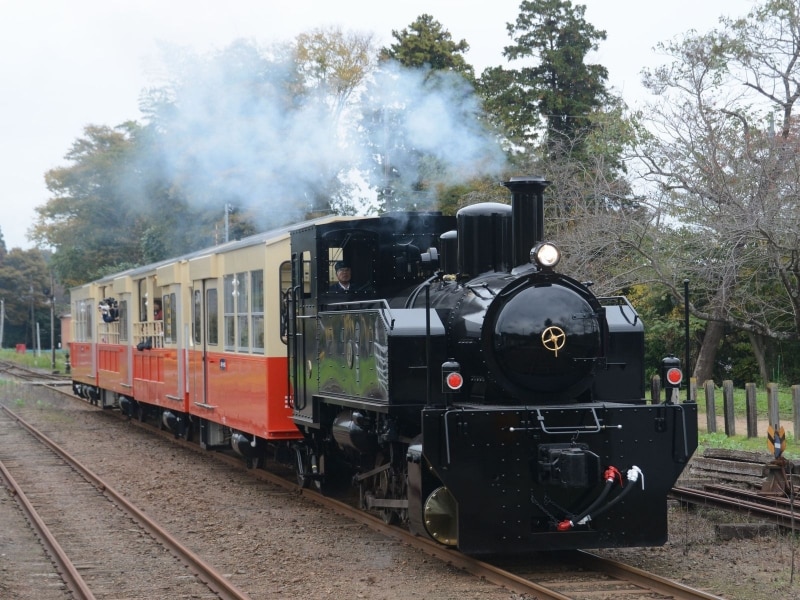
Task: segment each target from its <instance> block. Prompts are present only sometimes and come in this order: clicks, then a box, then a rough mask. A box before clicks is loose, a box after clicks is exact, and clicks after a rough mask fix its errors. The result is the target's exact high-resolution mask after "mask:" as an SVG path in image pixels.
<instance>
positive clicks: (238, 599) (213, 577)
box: [0, 405, 250, 600]
mask: <svg viewBox="0 0 800 600" xmlns="http://www.w3.org/2000/svg"><path fill="white" fill-rule="evenodd" d="M0 408H2V409H3V410H4V411H6V412H7V413H8V414H9V415H11V417H12V418H13V419H15V420H16V421H17V422H18V423H19V424H20V425H22V426H23V427H24V428H25V429H27V430H28V431H29V432H30V433H31V434H32V435H34V436H35V437H36V438H37V439H39V440H40V441H42V442H43V443H44V444H45V445H47V446H48V447H49V448H50V449H51V450H52V451H53V452H55V453H56V454H58V455H59V456H60V457H61V458H63V459H64V460H65V461H67V462H68V463H69V464H70V465H72V466H73V467H74V468H75V469H76V470H78V471H79V472H80V473H81V475H83V476H84V477H85V478H86V479H87V481H89V482H90V483H92V484H93V485H94V486H95V487H97V488H98V489H99V490H100V491H101V492H103V493H104V494H106V495H107V496H109V497H110V498H111V499H113V500H114V502H116V503H117V504H118V505H119V506H120V507H121V508H123V509H124V510H125V511H127V512H128V513H129V514H130V515H131V516H132V517H133V518H135V519H136V520H137V521H138V522H139V523H140V524H141V526H142V527H143V528H144V529H145V530H147V531H148V533H150V534H151V535H152V536H153V537H155V538H156V539H158V540H159V541H160V542H161V543H162V544H164V545H165V546H166V547H167V548H169V549H170V550H171V551H172V552H173V554H175V555H177V556H178V557H179V558H180V559H182V560H183V561H185V562H186V563H187V564H188V565H189V567H190V568H191V569H193V570H194V572H195V573H196V574H197V575H198V576H199V577H200V578H201V579H202V581H203V582H204V583H205V584H206V585H207V586H208V587H209V588H210V589H211V590H213V591H214V593H216V594H217V595H218V596H219V597H220V598H221V599H222V600H250V598H249V596H247V595H246V594H245V593H244V592H243V591H241V590H239V589H238V588H237V587H236V586H234V585H233V584H232V583H230V582H229V581H228V580H227V579H226V578H225V577H224V576H223V575H222V574H221V573H219V572H218V571H217V570H216V569H214V568H213V567H212V566H211V565H209V564H207V563H206V562H204V561H203V560H202V559H201V558H200V557H199V556H197V555H196V554H195V553H194V552H192V551H191V550H190V549H189V548H187V547H186V546H184V545H183V544H181V543H180V542H179V541H178V540H177V539H175V538H174V537H172V536H171V535H170V534H169V533H168V532H167V531H166V530H165V529H163V528H162V527H161V526H160V525H158V523H156V522H155V521H153V520H152V519H150V517H148V516H147V515H145V514H144V513H143V512H142V511H141V510H139V509H138V508H137V507H136V506H134V505H133V504H131V503H130V502H128V500H127V499H125V497H124V496H122V495H121V494H120V493H118V492H117V491H116V490H115V489H114V488H112V487H111V486H109V485H108V484H107V483H106V482H104V481H103V480H102V479H100V478H99V477H98V476H97V475H95V474H94V473H93V472H92V471H90V470H89V469H88V468H87V467H85V466H84V465H83V464H82V463H81V462H79V461H78V460H77V459H75V458H74V457H72V456H70V455H69V454H68V453H67V452H66V451H64V450H63V449H62V448H61V447H60V446H59V445H58V444H56V443H55V442H54V441H53V440H51V439H50V438H49V437H47V436H46V435H45V434H44V433H42V432H41V431H39V430H37V429H36V428H35V427H33V426H32V425H31V424H29V423H28V422H26V421H25V420H24V419H22V418H21V417H20V416H18V415H17V414H15V413H14V412H13V411H12V410H10V409H9V408H8V407H6V406H3V405H0Z"/></svg>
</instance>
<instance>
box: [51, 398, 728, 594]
mask: <svg viewBox="0 0 800 600" xmlns="http://www.w3.org/2000/svg"><path fill="white" fill-rule="evenodd" d="M53 389H54V391H57V392H59V393H61V394H65V395H67V396H69V397H70V398H71V399H72V400H74V401H76V402H81V403H83V402H84V401H82V400H80V399H78V398H76V397H75V396H74V395H72V393H71V392H70V391H69V390H65V389H63V388H58V387H56V388H53ZM99 414H100V415H102V416H103V418H109V419H124V420H128V421H129V422H130V424H131V425H132V426H135V427H139V428H142V429H145V430H146V431H148V432H149V433H150V434H153V435H158V436H161V437H163V438H165V439H168V440H169V442H170V443H174V444H178V445H180V446H182V447H184V448H187V449H189V450H191V451H193V452H197V453H199V454H201V455H202V456H204V457H212V458H213V460H216V461H220V462H223V463H225V464H226V465H227V466H229V467H230V468H231V469H238V470H243V471H244V470H246V471H247V472H248V473H249V474H250V475H251V476H252V477H254V478H256V479H259V480H263V481H267V482H270V483H272V484H275V485H278V486H280V487H282V488H284V489H286V490H287V491H288V492H290V493H292V494H298V495H303V496H305V497H306V498H308V499H310V500H312V501H313V502H315V503H317V504H319V505H320V506H322V507H324V508H325V509H327V510H331V511H334V512H336V513H339V514H341V515H344V516H346V517H347V518H348V519H350V520H352V521H355V522H357V523H359V524H362V525H364V526H366V527H368V528H369V529H371V530H373V531H376V532H379V533H381V534H382V535H385V536H387V537H390V538H394V539H396V540H398V541H400V542H402V543H403V544H407V545H408V546H410V547H412V548H414V549H416V550H419V551H420V552H424V553H425V554H427V555H430V556H433V557H435V558H437V559H439V560H441V561H443V562H445V563H447V564H450V565H452V566H454V567H456V568H458V569H460V570H463V571H465V572H467V573H471V574H472V575H474V576H476V577H478V578H481V579H483V580H485V581H489V582H491V583H493V584H495V585H498V586H501V587H503V588H506V589H508V590H511V591H513V592H516V593H518V594H526V595H528V596H530V597H532V598H536V599H537V600H601V599H608V598H617V597H621V596H624V597H625V598H626V600H638V599H648V600H654V599H662V600H669V599H671V600H721V599H720V598H719V597H718V596H715V595H712V594H709V593H706V592H703V591H701V590H696V589H694V588H692V587H689V586H686V585H684V584H681V583H679V582H676V581H673V580H670V579H666V578H663V577H660V576H658V575H655V574H652V573H648V572H646V571H642V570H640V569H636V568H634V567H631V566H628V565H624V564H622V563H619V562H616V561H612V560H608V559H605V558H602V557H599V556H596V555H594V554H591V553H588V552H581V551H579V552H559V553H544V552H543V553H537V554H535V555H533V556H526V557H525V558H524V559H523V560H519V559H497V560H493V561H491V562H487V561H482V560H478V559H476V558H473V557H469V556H464V555H463V554H461V553H459V552H456V551H454V550H450V549H448V548H446V547H444V546H441V545H440V544H437V543H435V542H433V541H431V540H427V539H424V538H420V537H417V536H414V535H412V534H411V533H410V532H408V531H407V530H405V529H403V528H400V527H397V526H392V525H387V524H386V523H385V522H384V521H383V520H382V519H381V518H380V517H378V516H374V515H371V514H368V513H365V512H364V511H363V510H361V509H359V508H357V507H355V506H353V505H352V504H350V503H348V502H346V501H342V500H339V499H336V498H331V497H327V496H322V495H321V494H319V493H317V492H316V491H313V490H309V489H303V488H300V487H299V486H298V485H297V483H296V480H295V477H294V475H293V474H292V473H288V472H286V471H284V472H282V473H281V472H272V471H268V470H264V469H248V468H247V467H246V466H245V464H244V463H243V461H242V459H241V458H240V457H237V456H233V455H228V454H224V453H219V452H215V453H212V454H209V453H208V452H206V451H204V450H201V449H200V448H199V447H198V446H197V445H196V444H193V443H191V442H187V441H185V440H182V439H175V438H174V435H173V434H171V433H169V432H167V431H164V430H160V429H156V428H154V427H153V426H151V425H149V424H147V423H142V422H140V421H138V420H135V419H127V417H124V416H122V415H121V414H120V413H118V412H116V411H102V412H100V413H99Z"/></svg>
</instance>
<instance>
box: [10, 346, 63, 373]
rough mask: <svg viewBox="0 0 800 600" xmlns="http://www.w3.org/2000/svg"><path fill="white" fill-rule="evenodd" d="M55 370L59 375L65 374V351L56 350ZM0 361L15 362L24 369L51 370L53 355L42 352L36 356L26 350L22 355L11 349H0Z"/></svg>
mask: <svg viewBox="0 0 800 600" xmlns="http://www.w3.org/2000/svg"><path fill="white" fill-rule="evenodd" d="M55 356H56V368H55V370H56V371H58V372H59V373H65V372H66V366H65V365H66V361H67V352H66V351H65V350H56V352H55ZM0 359H1V360H8V361H12V362H15V363H17V364H19V365H22V366H25V367H32V368H35V369H47V370H53V369H52V367H53V353H52V351H50V350H47V351H45V350H43V351H42V352H40V353H39V355H38V356H37V355H36V353H35V352H33V351H32V350H28V351H27V352H25V353H24V354H22V353H20V352H17V351H16V350H14V349H12V348H0Z"/></svg>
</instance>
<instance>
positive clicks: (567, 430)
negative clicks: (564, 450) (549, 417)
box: [535, 408, 621, 433]
mask: <svg viewBox="0 0 800 600" xmlns="http://www.w3.org/2000/svg"><path fill="white" fill-rule="evenodd" d="M535 410H536V419H537V420H538V421H539V426H540V427H541V428H542V431H544V432H545V433H599V432H600V431H601V430H602V429H603V426H602V425H601V424H600V417H598V416H597V412H596V411H595V409H594V408H590V409H589V411H590V412H591V413H592V416H593V417H594V427H591V426H589V425H586V426H583V427H575V426H572V425H570V426H566V427H551V428H550V429H548V428H547V426H546V425H545V424H544V415H543V414H542V411H541V409H538V408H537V409H535ZM620 429H621V426H620Z"/></svg>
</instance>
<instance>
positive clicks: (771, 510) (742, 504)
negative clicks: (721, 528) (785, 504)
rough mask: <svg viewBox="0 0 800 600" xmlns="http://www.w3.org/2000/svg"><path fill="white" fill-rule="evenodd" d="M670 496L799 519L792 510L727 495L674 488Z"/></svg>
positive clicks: (769, 515) (765, 514) (768, 515)
mask: <svg viewBox="0 0 800 600" xmlns="http://www.w3.org/2000/svg"><path fill="white" fill-rule="evenodd" d="M670 495H671V496H673V497H675V498H677V499H679V500H685V501H687V502H693V503H695V504H708V505H712V506H716V507H718V508H728V509H730V508H733V509H736V510H738V511H747V512H750V513H755V514H759V515H762V516H765V517H771V518H774V519H778V520H780V519H787V520H797V519H798V518H799V517H798V512H797V511H792V510H790V509H782V508H779V507H777V506H768V505H767V504H764V503H763V502H752V501H748V500H744V499H742V498H739V497H734V496H729V495H726V494H719V493H715V492H710V491H707V490H698V489H693V488H686V487H674V488H672V491H671V492H670ZM778 525H780V526H781V527H785V526H786V525H783V524H782V523H780V522H779V523H778Z"/></svg>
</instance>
